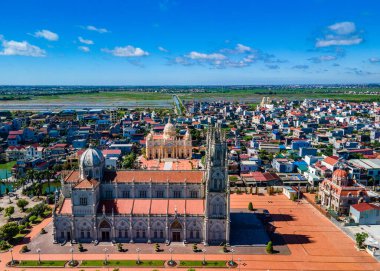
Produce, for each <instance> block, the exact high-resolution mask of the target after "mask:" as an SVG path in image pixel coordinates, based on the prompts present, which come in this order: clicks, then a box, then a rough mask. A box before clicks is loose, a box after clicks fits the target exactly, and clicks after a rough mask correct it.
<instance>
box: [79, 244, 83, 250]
mask: <svg viewBox="0 0 380 271" xmlns="http://www.w3.org/2000/svg"><path fill="white" fill-rule="evenodd" d="M78 250H79V252H82V251H83V245H82V243H79V244H78Z"/></svg>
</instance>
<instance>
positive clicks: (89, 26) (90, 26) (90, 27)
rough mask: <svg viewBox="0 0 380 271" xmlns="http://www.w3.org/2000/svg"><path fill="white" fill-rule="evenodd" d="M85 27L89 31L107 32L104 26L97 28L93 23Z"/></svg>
mask: <svg viewBox="0 0 380 271" xmlns="http://www.w3.org/2000/svg"><path fill="white" fill-rule="evenodd" d="M85 29H87V30H90V31H95V32H98V33H100V34H103V33H108V32H109V31H108V30H107V29H106V28H98V27H95V26H93V25H87V26H85Z"/></svg>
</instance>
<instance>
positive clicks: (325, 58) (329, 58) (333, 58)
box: [319, 55, 336, 61]
mask: <svg viewBox="0 0 380 271" xmlns="http://www.w3.org/2000/svg"><path fill="white" fill-rule="evenodd" d="M319 59H320V60H322V61H331V60H335V59H336V56H330V55H327V56H320V57H319Z"/></svg>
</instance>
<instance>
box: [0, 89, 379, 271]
mask: <svg viewBox="0 0 380 271" xmlns="http://www.w3.org/2000/svg"><path fill="white" fill-rule="evenodd" d="M174 98H175V101H176V102H175V103H174V107H173V108H159V107H158V108H113V109H110V108H107V109H101V108H96V109H91V108H83V109H64V110H57V111H26V110H24V111H8V110H3V111H0V118H1V123H0V136H1V139H2V141H1V145H0V150H1V164H0V176H1V183H0V185H1V190H0V210H1V213H0V237H1V238H0V250H1V251H3V252H6V254H5V253H4V254H3V255H5V256H4V257H3V258H2V262H1V263H0V264H1V267H2V270H3V269H5V268H9V270H13V269H11V268H14V269H15V270H16V269H18V268H23V267H31V266H44V267H51V268H54V267H55V268H58V267H75V266H78V267H79V268H86V267H94V268H95V267H104V266H109V267H112V268H115V270H116V268H119V267H120V268H122V267H128V266H134V267H138V266H139V265H141V267H151V268H164V267H171V266H178V267H188V268H197V267H198V268H211V269H212V268H217V267H225V268H227V267H228V268H235V267H238V268H239V269H240V267H242V268H245V267H247V268H249V267H250V266H254V265H257V264H259V265H260V264H261V265H260V266H261V267H262V268H265V269H268V268H269V266H268V265H267V264H268V262H277V264H276V263H273V264H272V265H271V268H273V269H280V265H281V264H284V262H286V261H289V264H290V269H300V268H301V269H302V267H303V266H304V265H305V264H308V266H310V268H311V269H319V268H321V265H319V264H320V263H316V262H314V261H315V259H316V257H322V258H323V259H326V257H328V256H335V257H337V259H336V260H331V261H330V260H329V261H326V260H322V261H325V262H323V265H324V266H325V267H326V268H327V269H331V270H337V269H342V270H358V269H362V268H364V267H366V268H367V269H368V270H375V269H378V268H379V267H380V265H379V263H378V261H379V260H380V105H379V102H376V101H374V102H359V101H357V102H348V101H345V100H340V99H339V100H333V99H327V98H326V99H302V100H297V99H292V100H290V99H289V100H288V99H285V98H277V97H276V96H275V95H272V96H267V97H263V98H262V100H261V102H260V103H247V102H244V101H241V102H236V101H231V100H222V99H221V100H220V101H217V100H214V101H211V100H207V101H205V100H196V99H192V100H182V99H181V96H179V95H178V96H177V95H174ZM313 228H314V231H313ZM316 229H318V230H316ZM300 246H302V247H304V249H305V250H306V252H305V254H303V253H304V252H300V250H299V249H300ZM45 254H46V255H45ZM53 254H54V255H55V256H54V257H51V256H48V255H53ZM173 254H174V256H173ZM96 255H98V256H96ZM99 255H101V256H100V257H101V259H99ZM122 255H123V256H122ZM152 255H153V256H152ZM191 255H193V256H191ZM234 255H235V257H234ZM353 255H354V256H353ZM124 257H126V258H125V259H124ZM135 257H136V258H135ZM140 257H141V258H140ZM265 257H269V258H265ZM286 257H289V260H287V258H286ZM300 257H303V261H301V262H297V261H299V260H301V259H300ZM350 257H355V258H354V260H353V261H351V259H352V258H350ZM173 258H174V259H173ZM5 259H7V260H5ZM53 259H54V260H53ZM259 259H260V261H261V263H257V262H255V261H257V260H259ZM266 261H267V262H266ZM312 262H313V263H312ZM342 262H344V263H342ZM309 264H310V265H309ZM5 266H7V267H5Z"/></svg>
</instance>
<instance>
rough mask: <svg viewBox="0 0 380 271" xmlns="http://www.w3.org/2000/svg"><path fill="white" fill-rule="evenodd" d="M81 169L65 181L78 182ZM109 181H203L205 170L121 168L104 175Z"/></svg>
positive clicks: (71, 173)
mask: <svg viewBox="0 0 380 271" xmlns="http://www.w3.org/2000/svg"><path fill="white" fill-rule="evenodd" d="M79 180H80V179H79V171H78V170H75V171H72V172H70V174H69V175H67V176H66V179H65V182H68V183H70V182H71V183H76V182H78V181H79ZM104 180H105V181H107V182H118V183H131V182H136V183H149V182H152V183H166V182H169V183H184V182H186V183H201V182H202V180H203V171H200V170H120V171H116V172H107V173H106V174H105V176H104Z"/></svg>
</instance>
